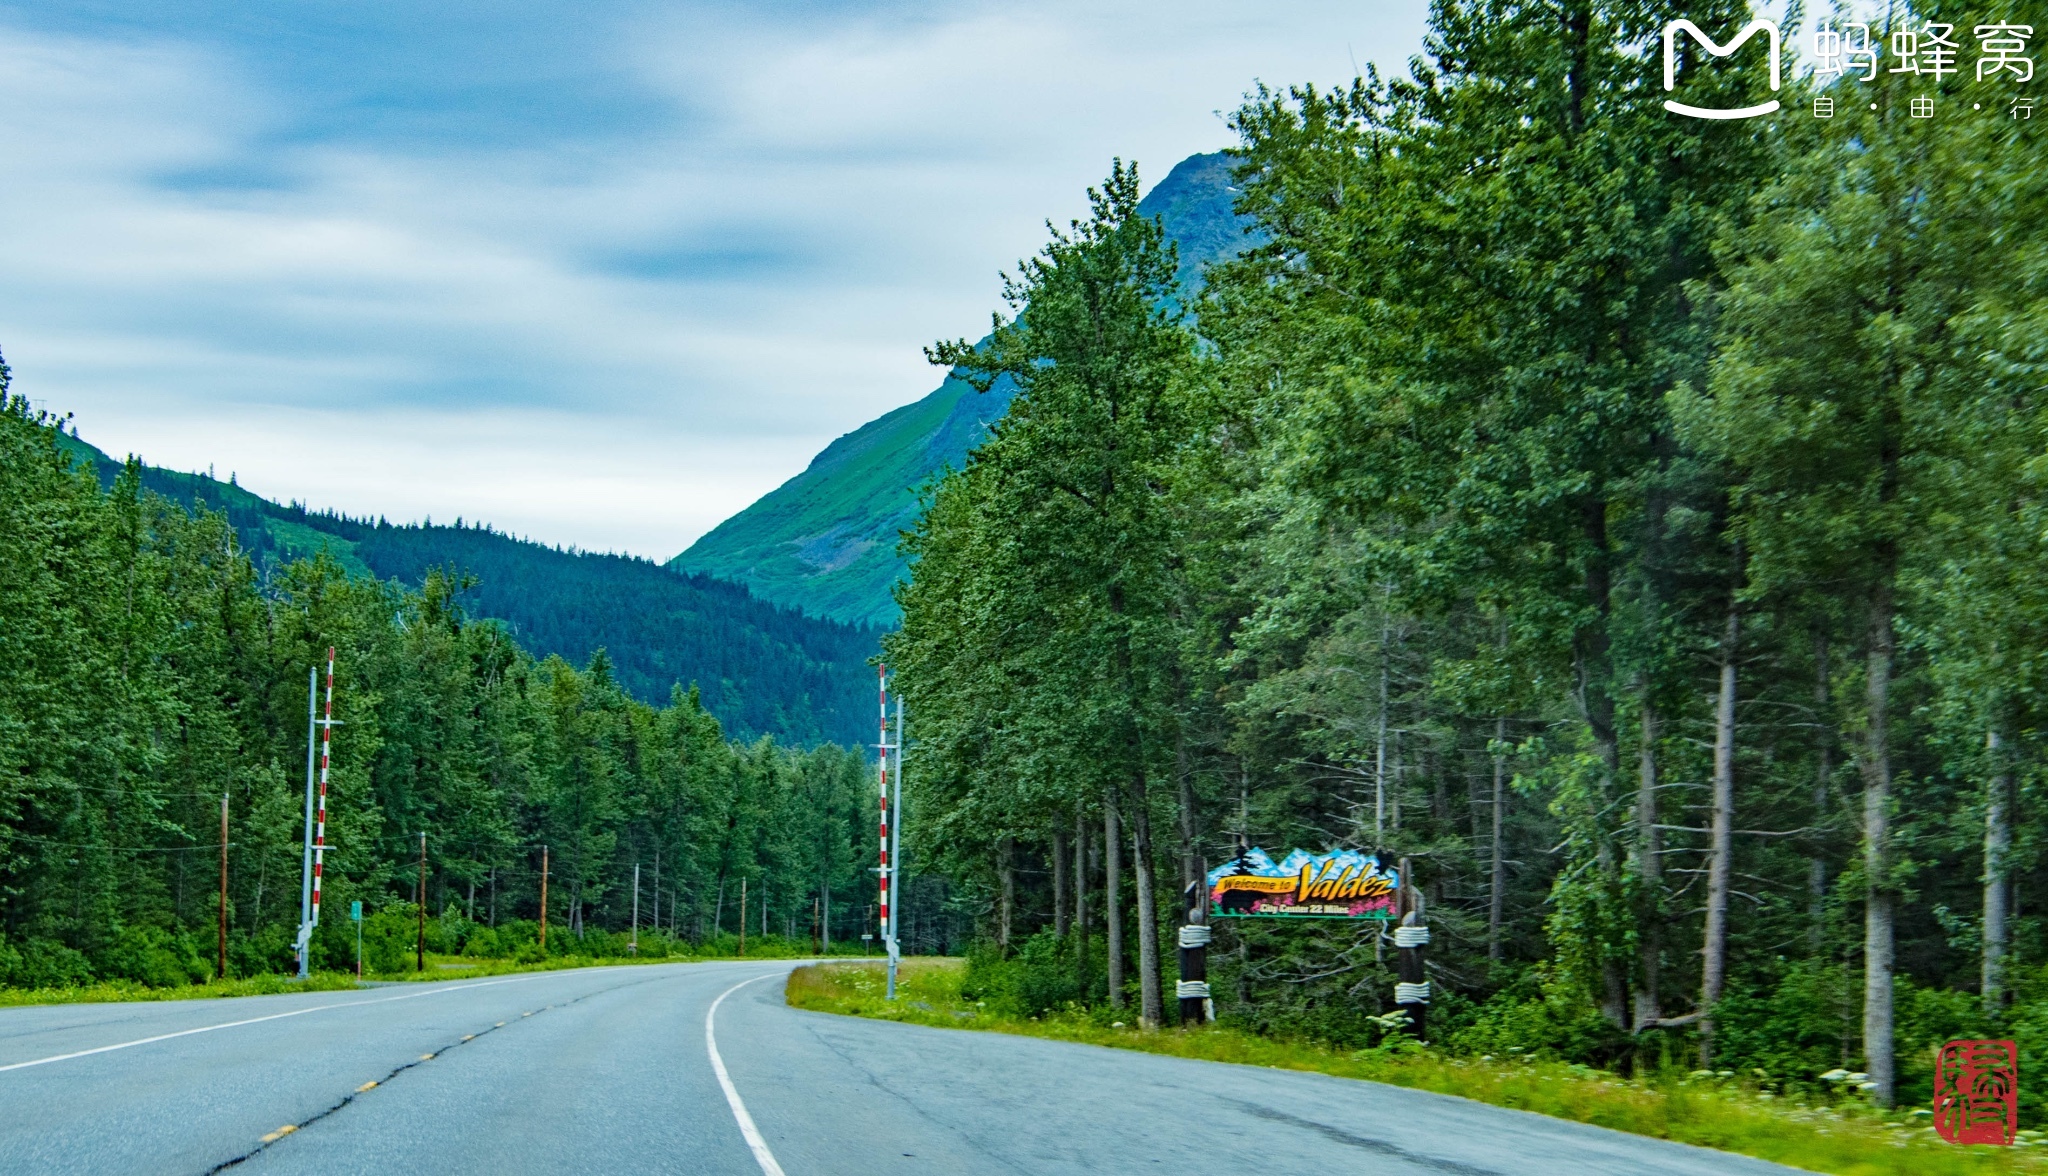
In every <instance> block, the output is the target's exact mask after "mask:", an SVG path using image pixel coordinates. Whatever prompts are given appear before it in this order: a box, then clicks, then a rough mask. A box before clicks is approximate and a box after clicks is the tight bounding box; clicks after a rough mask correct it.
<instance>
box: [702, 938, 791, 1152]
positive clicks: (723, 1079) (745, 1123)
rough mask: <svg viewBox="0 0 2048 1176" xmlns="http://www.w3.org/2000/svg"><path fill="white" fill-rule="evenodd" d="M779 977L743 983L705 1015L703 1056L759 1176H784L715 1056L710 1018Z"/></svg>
mask: <svg viewBox="0 0 2048 1176" xmlns="http://www.w3.org/2000/svg"><path fill="white" fill-rule="evenodd" d="M774 975H778V973H775V972H769V973H766V974H765V975H761V976H756V977H754V979H753V980H742V981H740V982H739V983H738V984H735V985H733V986H732V987H731V988H728V989H726V990H725V991H724V992H721V993H719V994H718V999H717V1000H714V1001H712V1002H711V1008H710V1009H709V1010H708V1011H706V1012H705V1014H704V1052H706V1053H708V1054H710V1055H711V1072H712V1073H714V1074H717V1075H718V1084H719V1085H720V1086H722V1087H724V1088H725V1101H726V1103H727V1105H729V1106H731V1107H732V1117H733V1118H734V1119H735V1120H737V1121H738V1122H739V1125H740V1134H741V1135H743V1136H745V1137H746V1140H747V1147H748V1148H750V1149H751V1150H752V1151H753V1153H754V1162H755V1163H757V1164H759V1165H761V1172H762V1176H787V1173H785V1172H783V1170H782V1165H781V1164H778V1163H776V1162H775V1153H774V1152H772V1151H769V1150H768V1141H767V1140H765V1139H763V1138H761V1129H760V1128H759V1127H756V1126H754V1116H752V1115H750V1114H748V1113H747V1104H746V1103H744V1102H741V1101H740V1092H739V1088H738V1087H736V1086H734V1085H733V1084H732V1075H730V1074H728V1073H726V1072H725V1059H724V1058H722V1057H719V1056H718V1034H717V1033H716V1032H715V1031H714V1030H713V1029H712V1018H714V1017H716V1016H718V1006H719V1005H722V1004H724V1003H725V998H726V997H728V996H731V995H732V994H733V993H735V992H738V991H739V990H740V989H742V988H745V987H746V986H747V985H749V984H752V983H754V982H755V981H757V980H766V979H768V977H770V976H774Z"/></svg>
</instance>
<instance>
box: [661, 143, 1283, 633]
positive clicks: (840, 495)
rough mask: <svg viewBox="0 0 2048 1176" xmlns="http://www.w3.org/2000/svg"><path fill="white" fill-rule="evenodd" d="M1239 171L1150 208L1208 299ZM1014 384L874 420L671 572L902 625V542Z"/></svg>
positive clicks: (1189, 283)
mask: <svg viewBox="0 0 2048 1176" xmlns="http://www.w3.org/2000/svg"><path fill="white" fill-rule="evenodd" d="M1230 167H1231V165H1230V160H1229V158H1228V157H1227V156H1225V155H1224V154H1223V153H1221V152H1217V153H1215V154H1210V155H1194V156H1190V157H1189V158H1187V159H1184V160H1182V161H1181V162H1180V163H1179V164H1178V165H1176V166H1175V167H1174V169H1173V170H1172V171H1171V172H1168V173H1167V176H1166V178H1165V179H1163V180H1161V181H1159V183H1158V184H1157V185H1155V186H1154V187H1153V189H1152V190H1151V191H1150V192H1148V193H1146V195H1145V199H1144V200H1143V201H1142V202H1140V203H1139V205H1138V207H1139V209H1140V210H1141V211H1142V212H1144V213H1146V214H1147V215H1150V216H1156V217H1158V218H1159V221H1160V224H1161V226H1162V227H1163V228H1164V229H1165V231H1166V235H1167V236H1168V237H1169V238H1171V239H1172V240H1173V241H1174V242H1175V243H1176V244H1177V245H1179V247H1180V285H1181V288H1182V289H1183V290H1185V291H1189V292H1193V291H1195V290H1198V289H1200V287H1201V279H1202V267H1203V266H1205V265H1208V264H1210V263H1212V262H1216V261H1221V260H1223V259H1225V258H1228V257H1231V256H1233V255H1235V254H1236V252H1237V251H1238V250H1239V249H1241V248H1243V246H1244V244H1245V242H1246V237H1245V231H1244V230H1245V226H1244V219H1243V218H1241V217H1239V216H1237V215H1236V213H1235V212H1234V211H1233V210H1232V208H1231V203H1232V201H1233V200H1234V199H1235V198H1236V192H1235V190H1234V189H1232V188H1231V186H1230ZM1015 393H1016V388H1015V386H1014V385H1011V384H1010V383H1009V382H1008V381H1007V380H1005V381H1002V382H999V383H998V384H997V385H996V386H995V387H994V388H992V389H990V390H989V391H988V392H986V393H976V392H975V390H974V389H973V388H972V387H970V386H969V385H968V384H967V383H966V382H965V381H963V380H960V379H957V378H954V377H951V376H949V377H947V378H946V380H945V381H944V382H943V383H941V384H940V385H939V386H938V388H937V389H936V390H934V391H933V392H932V393H931V394H930V395H929V396H926V397H925V398H924V399H922V400H919V401H916V402H914V403H911V404H906V405H904V406H903V407H902V408H899V409H896V410H895V411H893V412H889V413H886V414H884V415H882V416H880V417H877V418H876V419H874V420H872V421H869V422H868V423H867V424H865V425H862V426H861V427H860V428H858V429H855V430H854V431H853V432H851V433H848V434H846V435H845V436H843V437H841V438H839V439H838V440H836V441H834V442H832V444H830V445H828V446H826V447H825V451H824V452H823V453H820V454H819V455H818V456H817V457H815V458H813V459H811V464H810V466H809V467H808V468H806V469H805V470H804V472H802V473H800V474H798V475H797V476H796V477H794V478H791V479H790V480H789V481H787V482H784V483H783V484H782V485H781V486H778V487H776V488H775V489H774V490H771V491H769V492H768V493H767V494H765V495H763V496H762V497H761V498H760V499H759V500H758V501H756V502H755V503H754V504H753V505H752V506H749V507H747V508H746V509H745V510H743V511H741V512H740V513H738V514H736V515H734V516H732V517H731V518H729V519H727V520H725V521H724V522H722V523H720V524H719V525H718V526H717V527H715V528H713V529H712V530H711V531H710V532H709V533H708V534H706V535H705V536H704V537H703V538H701V539H699V540H697V542H695V543H693V544H691V545H690V548H689V550H687V551H685V552H683V553H682V554H681V555H678V556H676V557H675V558H674V559H672V560H670V561H669V563H668V566H669V567H671V568H673V569H675V570H677V571H680V572H687V573H695V574H702V575H709V576H715V577H717V578H719V579H721V580H731V581H735V582H737V583H741V584H745V585H746V586H747V587H748V588H750V589H752V590H753V592H754V594H755V595H756V596H759V597H761V598H762V599H764V600H771V601H774V602H775V603H777V604H784V605H788V606H790V607H792V608H797V609H801V610H803V611H804V612H805V613H808V614H810V615H812V616H817V617H825V618H829V619H832V620H836V621H844V622H847V623H850V624H858V625H883V626H893V625H894V624H895V623H896V621H897V619H898V615H899V614H898V612H897V609H896V602H895V600H894V599H892V598H891V597H890V595H889V590H890V588H891V587H892V586H894V585H895V583H896V581H897V580H899V579H901V578H902V576H903V574H904V571H905V570H906V565H905V563H904V561H903V558H902V557H901V556H899V555H897V554H896V542H897V536H898V534H899V533H900V532H902V531H907V530H909V529H910V527H911V526H912V525H913V524H914V523H915V522H916V520H917V512H918V496H917V491H918V488H919V487H920V486H922V485H924V484H925V483H926V482H927V481H929V480H930V479H931V478H932V477H933V476H934V475H936V474H937V473H939V472H940V471H941V470H944V469H946V468H948V467H953V468H957V467H959V466H960V465H962V464H963V463H964V462H965V461H966V457H967V453H968V451H969V450H971V449H973V448H974V447H975V446H976V445H979V444H980V443H981V439H982V437H984V436H985V435H986V434H987V432H988V427H989V425H991V424H993V423H994V422H996V421H997V420H1000V419H1001V418H1002V415H1003V414H1004V413H1005V412H1008V411H1009V408H1010V398H1011V397H1012V396H1013V395H1015Z"/></svg>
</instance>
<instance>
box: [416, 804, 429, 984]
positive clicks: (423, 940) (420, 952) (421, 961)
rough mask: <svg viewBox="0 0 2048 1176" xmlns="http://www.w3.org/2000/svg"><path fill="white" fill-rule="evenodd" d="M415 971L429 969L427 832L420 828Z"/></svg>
mask: <svg viewBox="0 0 2048 1176" xmlns="http://www.w3.org/2000/svg"><path fill="white" fill-rule="evenodd" d="M413 962H414V964H415V965H416V967H415V968H414V970H415V971H419V972H424V971H426V970H427V833H426V830H424V829H422V830H420V936H419V943H418V945H417V948H416V954H415V956H414V959H413Z"/></svg>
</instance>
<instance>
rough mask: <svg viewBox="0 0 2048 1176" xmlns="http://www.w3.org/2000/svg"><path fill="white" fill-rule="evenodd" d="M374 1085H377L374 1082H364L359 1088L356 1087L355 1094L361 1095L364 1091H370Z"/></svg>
mask: <svg viewBox="0 0 2048 1176" xmlns="http://www.w3.org/2000/svg"><path fill="white" fill-rule="evenodd" d="M376 1085H377V1084H376V1083H375V1082H365V1083H363V1084H362V1085H361V1086H358V1087H356V1093H357V1094H361V1093H362V1092H364V1091H365V1090H369V1089H371V1088H373V1087H375V1086H376Z"/></svg>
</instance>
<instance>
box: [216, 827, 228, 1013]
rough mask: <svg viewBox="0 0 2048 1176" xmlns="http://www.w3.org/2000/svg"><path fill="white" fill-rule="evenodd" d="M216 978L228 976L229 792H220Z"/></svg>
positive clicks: (223, 978) (222, 978)
mask: <svg viewBox="0 0 2048 1176" xmlns="http://www.w3.org/2000/svg"><path fill="white" fill-rule="evenodd" d="M213 974H214V978H215V979H217V980H225V979H227V978H228V794H227V793H225V792H223V793H221V794H220V962H219V963H218V964H216V965H215V967H214V972H213Z"/></svg>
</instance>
